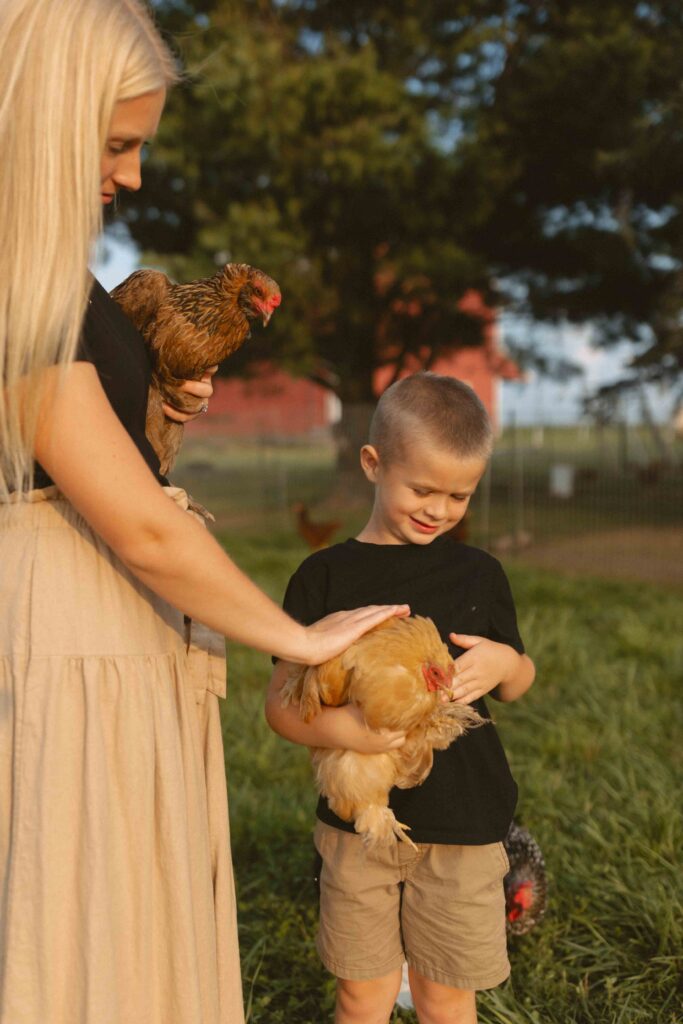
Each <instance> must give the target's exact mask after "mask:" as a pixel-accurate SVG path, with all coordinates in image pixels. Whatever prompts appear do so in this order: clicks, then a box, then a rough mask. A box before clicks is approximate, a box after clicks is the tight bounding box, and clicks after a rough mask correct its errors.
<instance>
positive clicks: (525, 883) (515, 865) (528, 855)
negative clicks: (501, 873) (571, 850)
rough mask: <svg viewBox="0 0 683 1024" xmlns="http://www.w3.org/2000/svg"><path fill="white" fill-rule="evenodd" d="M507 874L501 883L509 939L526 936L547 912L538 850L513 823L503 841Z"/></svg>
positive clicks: (526, 831) (541, 862)
mask: <svg viewBox="0 0 683 1024" xmlns="http://www.w3.org/2000/svg"><path fill="white" fill-rule="evenodd" d="M505 850H506V852H507V855H508V860H509V861H510V870H509V871H508V873H507V875H506V876H505V879H504V883H503V884H504V887H505V916H506V924H507V930H508V932H510V934H511V935H526V934H527V932H530V931H531V929H532V928H534V927H535V926H536V925H537V924H538V922H539V921H540V920H541V918H542V917H543V915H544V914H545V910H546V903H547V898H548V881H547V878H546V872H545V860H544V859H543V854H542V853H541V848H540V846H539V845H538V843H537V842H536V840H535V839H534V838H533V836H532V835H531V833H530V832H529V831H528V829H526V828H524V827H523V826H521V825H518V824H517V823H516V822H514V821H513V822H512V824H511V825H510V829H509V831H508V834H507V836H506V837H505Z"/></svg>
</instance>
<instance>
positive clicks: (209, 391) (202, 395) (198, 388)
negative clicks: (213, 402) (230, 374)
mask: <svg viewBox="0 0 683 1024" xmlns="http://www.w3.org/2000/svg"><path fill="white" fill-rule="evenodd" d="M217 369H218V366H210V367H209V368H208V370H207V371H206V373H205V374H204V375H203V376H202V377H200V378H199V380H186V381H184V382H183V383H182V384H181V386H180V391H184V392H185V394H188V395H192V396H193V397H195V398H198V399H200V401H199V402H198V404H197V408H196V409H195V410H194V412H183V411H182V410H181V409H176V408H175V406H173V405H169V404H168V402H164V403H163V405H162V408H163V410H164V413H165V414H166V416H168V418H169V419H170V420H175V421H176V423H187V422H188V421H189V420H194V419H196V418H197V416H200V415H201V413H203V412H206V411H207V409H208V408H209V399H210V398H211V396H212V395H213V384H212V383H211V378H212V377H213V375H214V373H215V372H216V370H217Z"/></svg>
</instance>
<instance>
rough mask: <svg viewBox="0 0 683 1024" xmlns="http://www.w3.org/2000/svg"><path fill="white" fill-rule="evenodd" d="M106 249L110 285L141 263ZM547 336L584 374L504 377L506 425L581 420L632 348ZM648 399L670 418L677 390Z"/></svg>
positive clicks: (511, 324)
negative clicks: (588, 401)
mask: <svg viewBox="0 0 683 1024" xmlns="http://www.w3.org/2000/svg"><path fill="white" fill-rule="evenodd" d="M106 249H107V251H108V257H107V258H106V259H104V260H103V259H99V260H97V261H96V262H95V265H94V267H93V269H94V271H95V274H96V276H97V277H98V278H99V280H100V281H101V283H102V284H103V286H104V287H105V288H106V289H107V290H109V289H111V288H113V287H114V286H115V285H117V284H119V282H120V281H122V280H123V279H124V278H125V277H127V276H128V274H131V273H132V272H133V271H134V270H137V269H138V267H139V265H140V264H139V257H138V250H137V248H136V247H135V245H134V244H133V243H132V242H128V243H124V242H120V241H118V240H113V239H111V238H108V239H107V243H106ZM524 329H525V328H524V325H522V324H521V323H520V322H518V321H517V322H516V321H515V320H514V319H512V318H510V317H503V319H502V323H501V335H502V340H503V343H505V339H506V337H509V338H510V339H514V337H516V336H518V335H519V333H520V332H521V331H523V330H524ZM544 336H546V337H547V344H548V345H551V346H552V350H553V352H554V353H555V354H556V355H558V356H564V357H566V358H567V359H570V360H573V361H575V362H577V363H578V364H579V366H580V368H581V370H582V373H581V376H579V377H575V378H572V379H571V380H569V381H564V382H557V381H553V380H550V379H548V378H547V377H545V376H542V375H539V374H538V373H537V372H536V371H531V372H530V373H529V374H528V377H527V380H526V381H524V382H521V381H503V382H502V383H501V387H500V408H501V424H502V425H503V426H507V425H509V424H511V423H516V424H517V425H518V426H531V425H536V424H545V425H547V426H549V425H551V424H558V425H559V424H569V423H576V422H577V421H579V420H580V419H581V417H582V399H583V397H584V396H585V395H586V394H588V393H589V392H591V391H593V390H594V389H595V388H597V387H599V386H600V385H604V384H609V383H611V382H612V381H613V380H615V379H616V378H618V376H619V375H620V372H621V370H622V367H623V366H624V365H625V364H626V361H627V359H628V355H629V352H630V347H629V346H628V345H622V346H617V347H616V348H611V349H609V350H607V351H606V350H604V349H597V348H593V347H592V345H591V343H590V328H588V327H585V328H574V327H566V328H562V329H558V330H553V331H546V332H544ZM648 400H649V403H650V407H651V409H652V411H653V414H654V416H655V418H656V419H657V420H659V421H660V422H662V421H665V420H668V418H669V416H670V414H671V407H672V402H673V395H672V394H669V393H667V392H666V391H661V390H660V389H659V388H649V389H648ZM631 404H632V409H631V412H630V415H629V419H634V418H637V417H638V415H639V413H638V406H637V403H635V402H633V403H631Z"/></svg>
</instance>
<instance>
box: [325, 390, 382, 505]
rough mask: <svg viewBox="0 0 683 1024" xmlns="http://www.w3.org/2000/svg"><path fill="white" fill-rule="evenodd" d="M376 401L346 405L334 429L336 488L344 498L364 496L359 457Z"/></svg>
mask: <svg viewBox="0 0 683 1024" xmlns="http://www.w3.org/2000/svg"><path fill="white" fill-rule="evenodd" d="M374 411H375V403H374V402H344V403H343V405H342V415H341V419H340V421H339V422H338V423H337V424H336V426H335V428H334V436H335V441H336V443H337V488H336V490H338V491H339V492H343V493H344V494H345V495H348V496H350V495H352V494H354V493H359V494H363V496H364V497H365V490H364V488H362V487H361V480H362V479H364V478H363V477H362V473H361V468H360V464H359V454H360V450H361V448H362V446H363V445H364V444H367V441H368V431H369V428H370V420H371V418H372V414H373V412H374Z"/></svg>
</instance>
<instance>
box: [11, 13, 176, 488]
mask: <svg viewBox="0 0 683 1024" xmlns="http://www.w3.org/2000/svg"><path fill="white" fill-rule="evenodd" d="M176 78H177V73H176V68H175V64H174V60H173V57H172V55H171V53H170V52H169V50H168V49H167V48H166V46H165V44H164V42H163V41H162V39H161V38H160V36H159V35H158V33H157V31H156V29H155V27H154V25H153V23H152V20H151V17H150V15H149V13H148V12H147V10H146V8H145V7H144V6H143V4H142V3H139V2H138V0H1V2H0V152H1V153H2V159H1V160H0V239H1V243H0V368H1V370H2V382H1V386H0V499H2V498H3V497H5V498H6V497H7V494H8V492H9V491H12V490H22V489H26V488H27V487H29V486H30V485H31V483H32V479H33V451H32V449H33V439H34V437H35V430H36V424H37V416H38V409H39V404H40V400H41V394H40V386H39V385H40V380H41V375H42V372H43V371H44V370H45V368H46V367H48V366H54V365H56V364H57V365H61V366H62V367H64V366H65V365H66V364H67V363H68V362H70V361H71V360H72V359H73V357H74V354H75V350H76V346H77V343H78V338H79V334H80V330H81V324H82V321H83V315H84V311H85V307H86V302H87V297H88V293H89V290H90V278H89V274H88V260H89V257H90V254H91V247H92V245H93V242H94V241H95V239H96V237H97V235H98V234H99V232H100V230H101V226H102V213H101V204H100V197H99V190H100V157H101V154H102V150H103V147H104V144H105V141H106V137H107V131H108V128H109V124H110V121H111V117H112V114H113V110H114V106H115V104H116V103H117V102H119V101H121V100H127V99H133V98H134V97H137V96H141V95H144V94H145V93H149V92H156V91H157V90H159V89H162V88H165V87H167V86H168V85H169V84H171V83H172V82H173V81H174V80H175V79H176Z"/></svg>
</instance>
